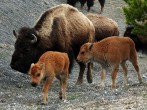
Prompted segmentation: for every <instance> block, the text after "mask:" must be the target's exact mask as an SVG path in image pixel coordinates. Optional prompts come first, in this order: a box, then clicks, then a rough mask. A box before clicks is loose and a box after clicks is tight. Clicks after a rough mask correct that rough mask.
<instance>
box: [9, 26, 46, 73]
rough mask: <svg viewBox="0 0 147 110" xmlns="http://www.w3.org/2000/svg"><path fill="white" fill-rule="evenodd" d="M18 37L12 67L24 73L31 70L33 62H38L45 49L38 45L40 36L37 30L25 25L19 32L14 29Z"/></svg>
mask: <svg viewBox="0 0 147 110" xmlns="http://www.w3.org/2000/svg"><path fill="white" fill-rule="evenodd" d="M13 34H14V36H15V37H16V42H15V51H14V53H13V55H12V59H11V64H10V66H11V68H12V69H14V70H17V71H19V72H22V73H27V72H28V71H29V68H30V65H31V63H33V62H34V63H35V62H37V60H38V59H39V57H40V56H41V54H42V53H43V51H44V50H43V49H41V48H39V47H38V44H39V40H40V39H39V36H37V33H36V32H35V30H33V29H30V28H26V27H23V28H21V29H20V30H19V32H18V33H16V32H15V31H13Z"/></svg>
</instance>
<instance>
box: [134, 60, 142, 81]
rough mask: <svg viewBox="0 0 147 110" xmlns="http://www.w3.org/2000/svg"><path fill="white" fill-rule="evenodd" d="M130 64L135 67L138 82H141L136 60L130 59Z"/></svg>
mask: <svg viewBox="0 0 147 110" xmlns="http://www.w3.org/2000/svg"><path fill="white" fill-rule="evenodd" d="M132 64H133V66H134V68H135V70H136V72H137V75H138V80H139V82H140V83H141V82H142V77H141V74H140V72H139V66H138V63H137V60H133V61H132Z"/></svg>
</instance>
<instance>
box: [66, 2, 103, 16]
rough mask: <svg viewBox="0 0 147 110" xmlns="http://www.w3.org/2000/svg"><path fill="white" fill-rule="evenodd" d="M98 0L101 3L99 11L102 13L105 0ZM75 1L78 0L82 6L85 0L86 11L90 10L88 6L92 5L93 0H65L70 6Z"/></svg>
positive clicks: (73, 4)
mask: <svg viewBox="0 0 147 110" xmlns="http://www.w3.org/2000/svg"><path fill="white" fill-rule="evenodd" d="M98 1H99V3H100V5H101V11H100V13H102V12H103V9H104V5H105V0H98ZM77 2H80V4H81V8H83V6H84V4H85V3H86V2H87V7H88V9H87V11H90V8H91V7H92V6H93V5H94V0H67V3H68V4H70V5H72V6H75V5H76V3H77Z"/></svg>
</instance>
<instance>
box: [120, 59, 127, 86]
mask: <svg viewBox="0 0 147 110" xmlns="http://www.w3.org/2000/svg"><path fill="white" fill-rule="evenodd" d="M121 66H122V68H123V72H124V80H123V87H125V86H126V84H127V74H128V70H127V67H126V62H123V63H121Z"/></svg>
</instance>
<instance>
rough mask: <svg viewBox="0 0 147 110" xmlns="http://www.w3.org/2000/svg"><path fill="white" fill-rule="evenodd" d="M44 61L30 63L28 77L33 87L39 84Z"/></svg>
mask: <svg viewBox="0 0 147 110" xmlns="http://www.w3.org/2000/svg"><path fill="white" fill-rule="evenodd" d="M44 65H45V64H44V63H36V64H34V63H32V64H31V67H30V72H29V73H30V77H31V85H32V86H33V87H36V86H37V85H39V84H40V82H41V80H42V79H43V77H44V75H43V68H44Z"/></svg>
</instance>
